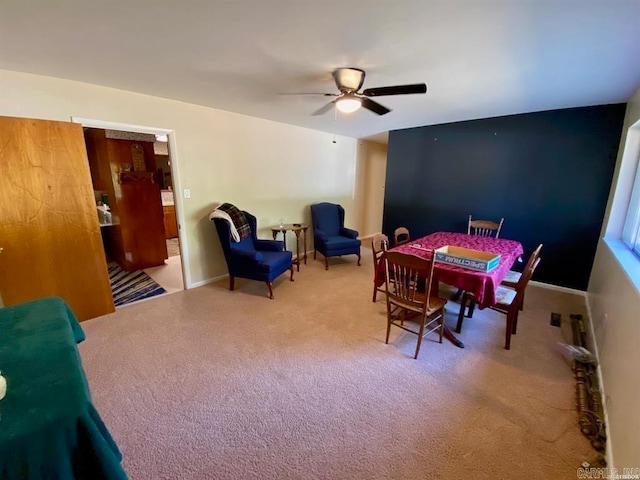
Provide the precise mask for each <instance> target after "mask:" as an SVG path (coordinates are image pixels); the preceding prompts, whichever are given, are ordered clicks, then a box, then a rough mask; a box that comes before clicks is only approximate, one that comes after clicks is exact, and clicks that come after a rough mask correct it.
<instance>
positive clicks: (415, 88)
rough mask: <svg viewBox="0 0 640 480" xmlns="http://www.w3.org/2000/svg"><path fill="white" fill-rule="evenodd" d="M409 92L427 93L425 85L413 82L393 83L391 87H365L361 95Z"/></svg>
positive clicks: (373, 95)
mask: <svg viewBox="0 0 640 480" xmlns="http://www.w3.org/2000/svg"><path fill="white" fill-rule="evenodd" d="M410 93H427V85H426V84H424V83H414V84H411V85H394V86H393V87H378V88H367V89H366V90H365V91H364V92H362V95H364V96H366V97H382V96H383V95H407V94H410Z"/></svg>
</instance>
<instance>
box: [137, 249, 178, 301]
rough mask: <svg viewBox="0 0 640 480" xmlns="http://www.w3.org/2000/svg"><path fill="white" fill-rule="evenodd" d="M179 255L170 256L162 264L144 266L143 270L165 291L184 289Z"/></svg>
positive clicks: (171, 291) (172, 291)
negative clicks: (149, 266)
mask: <svg viewBox="0 0 640 480" xmlns="http://www.w3.org/2000/svg"><path fill="white" fill-rule="evenodd" d="M176 240H177V239H176ZM180 259H181V257H180V255H174V256H170V257H169V258H168V259H167V260H165V264H164V265H160V266H159V267H151V268H145V269H144V272H145V273H146V274H147V275H149V276H150V277H151V278H153V279H154V280H155V281H156V282H157V283H158V284H160V285H161V286H162V287H163V288H164V289H165V290H166V291H167V293H174V292H179V291H180V290H184V283H183V281H182V263H181V262H180Z"/></svg>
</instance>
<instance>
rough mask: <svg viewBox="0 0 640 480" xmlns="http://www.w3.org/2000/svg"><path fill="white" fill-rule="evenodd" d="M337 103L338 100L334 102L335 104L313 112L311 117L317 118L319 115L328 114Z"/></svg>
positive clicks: (331, 103)
mask: <svg viewBox="0 0 640 480" xmlns="http://www.w3.org/2000/svg"><path fill="white" fill-rule="evenodd" d="M336 102H337V99H336V100H334V101H333V102H329V103H327V104H326V105H323V106H322V107H320V108H319V109H318V110H316V111H315V112H313V113H312V114H311V115H312V116H317V115H322V114H324V113H327V112H328V111H329V110H331V109H332V108H333V104H334V103H336Z"/></svg>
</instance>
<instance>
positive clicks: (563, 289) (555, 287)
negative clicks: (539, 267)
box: [529, 280, 587, 297]
mask: <svg viewBox="0 0 640 480" xmlns="http://www.w3.org/2000/svg"><path fill="white" fill-rule="evenodd" d="M529 284H530V285H534V286H536V287H540V288H547V289H549V290H556V291H558V292H565V293H571V294H573V295H580V296H581V297H586V296H587V292H584V291H582V290H576V289H575V288H569V287H560V286H558V285H552V284H550V283H542V282H536V281H535V280H530V281H529Z"/></svg>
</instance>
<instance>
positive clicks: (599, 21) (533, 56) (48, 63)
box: [0, 0, 640, 138]
mask: <svg viewBox="0 0 640 480" xmlns="http://www.w3.org/2000/svg"><path fill="white" fill-rule="evenodd" d="M344 66H354V67H359V68H362V69H364V70H366V72H367V76H366V79H365V84H364V88H371V87H379V86H386V85H398V84H407V83H421V82H425V83H426V84H427V86H428V92H427V94H426V95H407V96H393V97H380V98H377V99H376V100H377V101H378V102H379V103H382V104H383V105H385V106H387V107H389V108H391V109H392V112H391V113H389V114H387V115H384V116H377V115H375V114H373V113H371V112H369V111H367V110H363V109H361V110H360V111H358V112H355V113H353V114H349V115H345V114H340V115H338V117H337V118H334V113H333V111H330V112H329V113H327V114H325V115H323V116H319V117H318V116H311V113H312V112H314V111H315V110H316V109H318V108H319V107H321V106H322V105H324V104H325V103H326V102H328V101H329V100H331V99H330V98H329V99H328V98H325V97H322V96H314V95H300V96H297V95H286V94H291V93H298V92H336V91H337V90H336V87H335V84H334V83H333V79H332V77H331V71H332V70H333V69H334V68H337V67H344ZM0 68H2V69H7V70H16V71H23V72H30V73H36V74H42V75H49V76H54V77H62V78H68V79H73V80H79V81H82V82H88V83H93V84H98V85H106V86H110V87H115V88H120V89H123V90H130V91H134V92H141V93H147V94H150V95H154V96H158V97H164V98H171V99H176V100H181V101H184V102H190V103H195V104H200V105H207V106H211V107H214V108H218V109H222V110H228V111H231V112H237V113H242V114H246V115H251V116H255V117H261V118H266V119H271V120H275V121H278V122H284V123H289V124H293V125H299V126H303V127H308V128H312V129H316V130H322V131H325V132H331V133H337V134H340V135H347V136H352V137H367V136H371V135H376V134H381V133H382V135H378V136H377V138H384V132H387V131H389V130H394V129H400V128H408V127H414V126H421V125H432V124H438V123H445V122H453V121H460V120H468V119H474V118H485V117H492V116H499V115H508V114H514V113H523V112H532V111H541V110H549V109H556V108H566V107H576V106H585V105H596V104H607V103H618V102H625V101H626V100H627V99H628V98H629V97H630V96H631V94H632V93H633V92H634V91H635V90H636V89H637V88H638V87H639V86H640V0H627V1H620V0H598V1H595V0H554V1H544V0H503V1H487V0H476V1H473V0H466V1H447V0H442V1H434V0H341V1H332V0H324V1H314V2H312V1H309V0H289V1H286V0H279V1H275V0H243V1H230V0H201V1H197V0H182V1H166V0H160V1H157V0H156V1H151V0H137V1H126V2H125V1H121V0H113V1H98V0H57V1H51V0H21V1H18V0H0ZM2 94H3V95H5V94H7V92H2Z"/></svg>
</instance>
